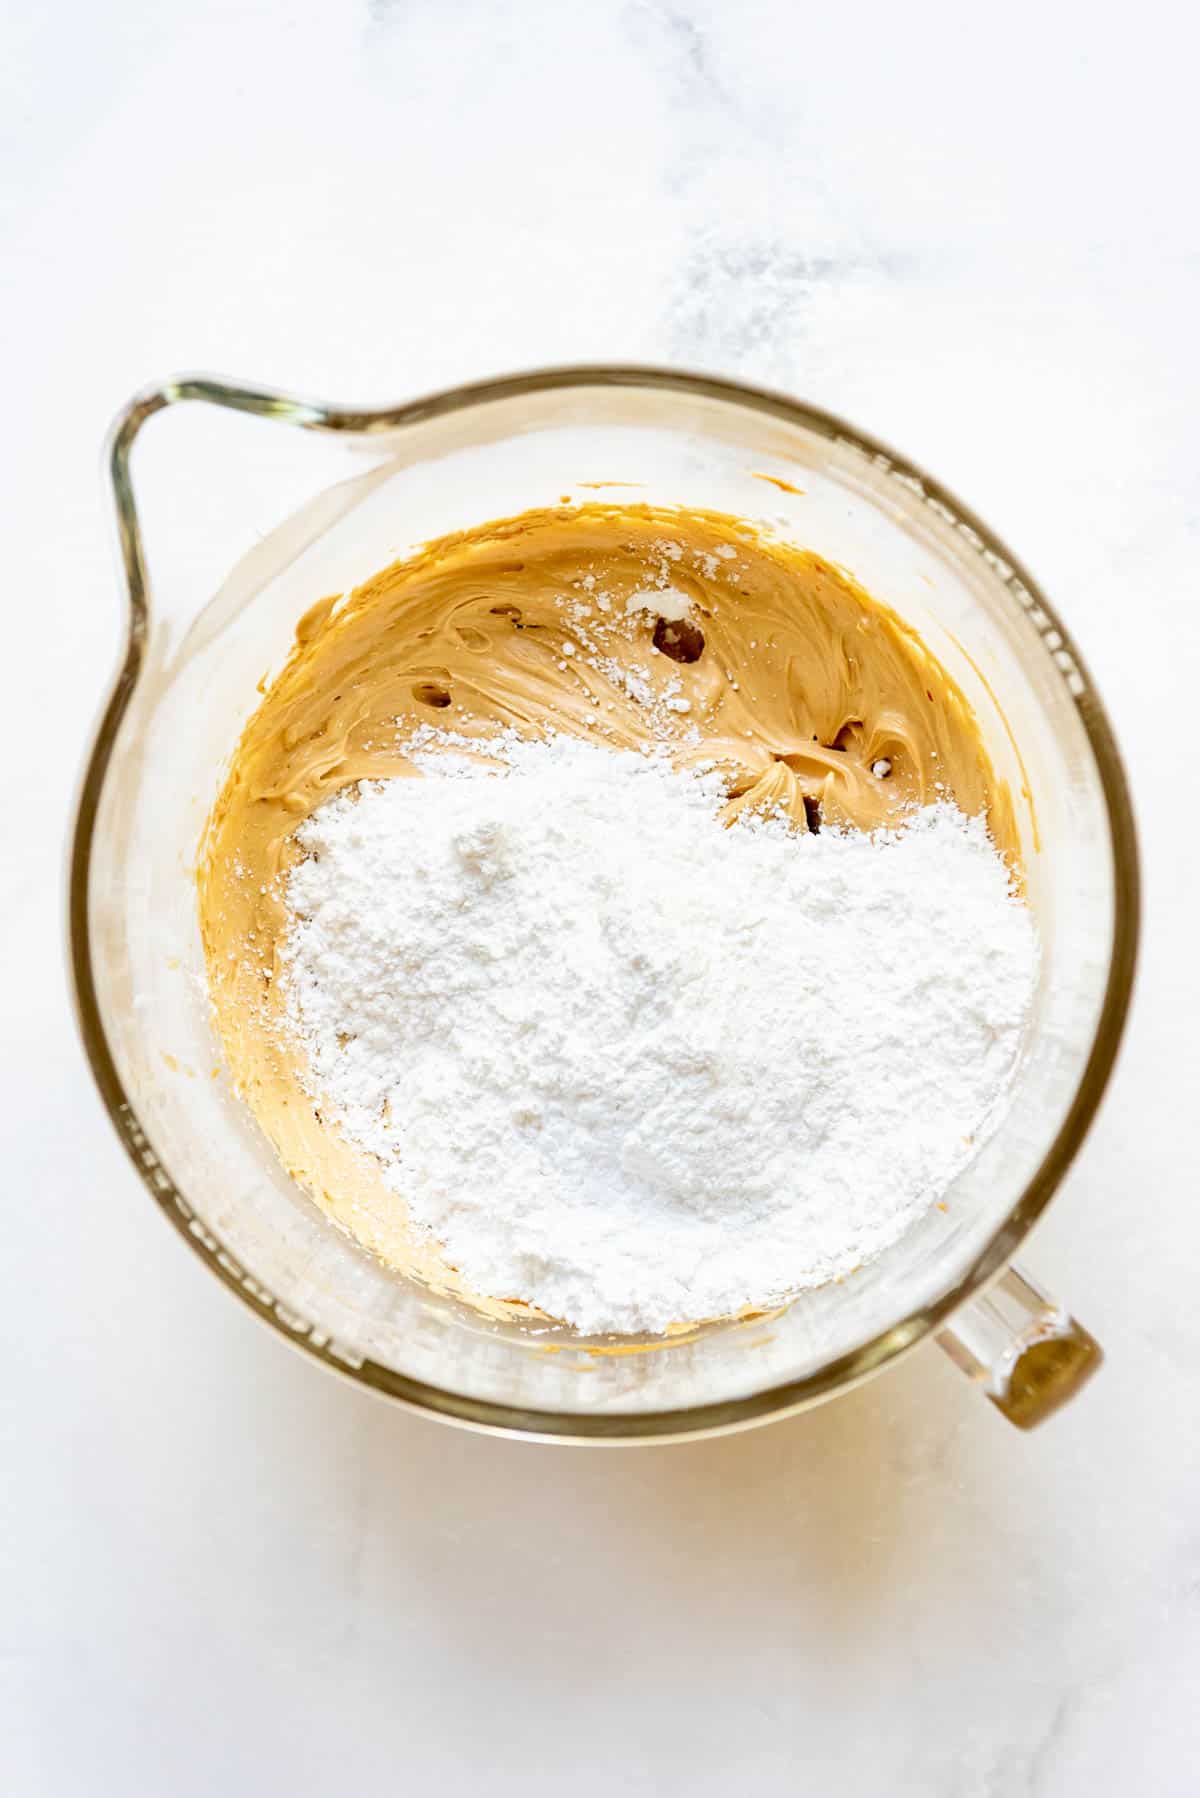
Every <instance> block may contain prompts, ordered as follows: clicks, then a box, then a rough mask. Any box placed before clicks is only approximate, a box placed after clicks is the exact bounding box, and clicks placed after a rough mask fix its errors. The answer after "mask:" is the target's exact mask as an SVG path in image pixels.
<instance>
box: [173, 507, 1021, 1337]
mask: <svg viewBox="0 0 1200 1798" xmlns="http://www.w3.org/2000/svg"><path fill="white" fill-rule="evenodd" d="M423 725H432V726H434V727H435V728H436V729H438V730H443V731H445V730H449V731H454V732H456V733H458V734H460V735H462V736H465V737H468V738H470V739H472V740H480V744H481V753H486V746H485V745H484V743H483V741H482V740H483V739H485V738H486V737H487V736H488V735H489V734H491V733H493V732H494V731H495V730H496V729H497V727H511V728H515V729H516V730H518V731H519V732H521V733H522V734H531V733H538V732H542V731H545V730H553V731H557V732H565V733H568V734H570V735H572V736H580V737H589V738H591V739H593V740H595V741H598V742H604V743H611V744H613V745H615V746H621V747H635V746H640V745H644V744H646V743H648V742H655V743H666V744H668V745H669V746H671V748H672V750H673V752H674V754H675V758H676V759H677V761H678V762H679V763H680V764H681V765H694V764H696V763H698V762H705V763H715V764H716V765H717V766H718V767H719V768H720V769H721V770H722V772H723V773H724V775H725V776H726V778H727V780H728V782H729V790H730V804H729V806H728V808H727V813H726V815H727V818H728V821H729V822H730V823H731V824H732V823H733V822H734V821H735V820H736V817H737V815H738V814H739V813H740V812H741V811H742V810H744V809H746V808H747V807H778V806H782V807H784V808H785V809H786V811H787V813H788V815H789V816H790V818H791V819H792V821H793V823H794V825H795V827H796V828H797V830H800V831H804V830H808V829H811V828H820V826H821V825H822V824H834V825H852V826H856V827H859V828H862V829H871V828H874V827H875V826H878V825H881V824H887V823H893V822H897V821H899V820H900V819H901V817H902V816H903V814H904V812H905V811H906V810H907V809H908V808H910V807H911V806H912V805H913V804H922V803H927V802H929V801H931V800H933V799H935V798H937V797H938V796H940V795H945V796H948V797H951V798H953V799H954V800H955V802H956V803H957V804H958V805H959V807H960V808H961V809H962V810H963V811H964V812H968V813H977V812H980V811H983V810H985V809H986V811H987V814H988V820H989V826H990V829H991V833H992V835H993V838H994V839H995V841H996V843H997V846H998V847H999V848H1000V849H1001V850H1002V851H1004V852H1005V853H1006V854H1008V855H1009V856H1010V857H1011V858H1012V859H1013V862H1014V865H1015V864H1016V858H1017V853H1018V845H1017V835H1016V829H1015V823H1014V819H1013V812H1012V805H1011V801H1010V797H1009V794H1008V792H1007V789H1006V788H1005V787H1004V786H1003V784H1002V783H1000V782H998V781H997V780H996V778H995V776H994V774H993V771H992V768H991V764H990V762H989V760H988V757H987V754H986V751H985V749H984V746H983V743H982V740H981V738H980V734H979V730H978V727H977V725H976V722H975V719H974V716H973V714H972V712H971V709H970V706H969V705H968V704H967V701H966V700H965V698H964V697H963V695H962V694H961V692H960V691H959V690H958V688H957V687H956V686H955V684H954V683H953V681H952V680H951V679H950V677H949V676H948V675H947V674H946V672H945V671H944V670H943V669H942V668H941V666H940V665H939V664H938V663H937V662H936V661H935V660H934V659H933V657H932V656H931V655H930V654H929V652H928V651H927V650H926V649H925V648H924V646H923V645H922V644H921V642H920V641H919V639H918V638H917V637H916V636H915V635H914V633H913V632H912V631H911V630H910V629H909V628H908V627H907V626H906V625H905V624H904V623H903V622H902V620H901V619H899V618H898V617H897V616H896V615H895V614H894V613H893V612H891V611H889V610H888V609H887V608H886V607H884V606H882V605H880V604H878V603H877V602H876V601H875V600H873V599H872V598H870V597H869V595H867V594H866V593H864V592H863V591H862V589H861V588H859V587H858V586H856V585H855V583H854V582H853V581H852V580H851V579H850V578H849V577H848V576H847V575H846V574H845V573H843V572H841V571H840V570H838V569H835V568H833V567H831V566H830V565H829V564H828V563H826V562H823V561H822V560H821V559H820V558H819V557H817V556H815V555H813V554H811V553H809V552H805V551H801V550H797V549H794V548H792V547H789V546H786V545H782V544H779V543H776V542H773V541H771V540H769V539H768V538H765V537H764V536H762V535H761V534H759V533H758V532H757V531H756V530H755V529H754V528H753V527H751V526H750V525H748V524H747V523H746V522H745V521H742V520H738V519H735V518H731V517H726V516H724V515H721V514H719V513H708V512H688V513H681V512H675V511H668V510H663V509H657V508H653V507H649V506H639V505H613V504H600V503H596V504H589V505H585V506H582V507H572V508H566V507H564V508H563V509H561V510H546V511H537V512H528V513H524V514H522V515H521V516H520V517H517V518H510V519H503V520H499V521H496V522H494V523H491V524H487V525H482V526H480V527H479V528H478V529H476V530H473V531H470V532H465V533H459V534H457V535H454V536H451V537H445V538H442V539H440V540H439V541H437V542H434V543H430V544H428V545H427V546H426V547H425V548H424V549H423V550H422V551H420V552H419V553H418V554H417V555H415V556H413V557H412V558H410V559H409V560H407V561H405V562H401V563H397V564H396V565H395V566H394V567H391V568H388V569H386V570H384V572H383V573H381V574H378V575H376V576H375V577H374V578H373V579H372V580H370V581H368V582H367V583H366V584H365V585H364V586H362V587H360V588H358V589H357V590H356V591H355V592H354V593H352V594H350V595H348V596H346V597H345V598H333V599H327V600H323V601H321V602H320V603H319V604H318V605H316V606H314V607H313V608H312V609H311V611H309V612H308V613H307V614H306V615H305V616H304V618H302V619H301V621H300V623H299V625H298V626H297V630H296V642H295V645H294V648H293V650H292V652H291V655H290V656H289V658H288V661H287V663H286V665H285V666H284V668H283V670H282V672H281V673H280V674H279V675H278V677H277V678H276V679H275V680H274V681H273V682H272V683H271V685H270V687H269V689H268V690H267V692H266V694H265V696H264V698H263V701H262V703H261V705H260V706H259V707H258V709H257V711H256V712H255V713H254V715H253V716H252V718H251V719H250V721H249V723H248V724H247V726H246V729H245V731H244V733H243V735H242V739H241V741H240V743H239V745H238V748H237V751H236V753H235V755H234V757H233V761H232V765H231V768H230V771H229V776H228V779H227V781H226V783H225V786H224V787H223V789H222V791H221V793H220V795H219V797H218V799H217V802H216V805H215V806H214V808H213V812H212V815H211V818H210V819H209V823H208V827H207V831H206V835H205V840H204V844H203V846H202V855H201V866H200V873H199V886H200V922H201V932H202V936H203V942H204V950H205V956H206V959H207V964H208V972H209V982H210V987H211V992H212V999H213V1005H214V1012H215V1017H216V1023H217V1028H218V1031H219V1034H220V1037H221V1041H222V1044H223V1046H224V1050H225V1054H226V1057H227V1060H228V1063H229V1067H230V1070H231V1072H232V1075H233V1079H234V1082H235V1085H236V1086H237V1088H238V1091H239V1092H240V1093H241V1095H242V1097H243V1098H244V1099H245V1100H246V1102H247V1103H248V1104H249V1105H250V1107H251V1108H252V1110H253V1111H254V1113H255V1115H256V1116H257V1118H258V1120H259V1122H260V1124H261V1125H262V1127H263V1129H264V1130H265V1132H266V1134H267V1136H268V1137H269V1139H270V1141H271V1142H272V1144H273V1145H274V1147H275V1149H276V1150H277V1152H278V1153H279V1156H280V1158H281V1160H282V1161H283V1164H284V1166H285V1167H286V1168H287V1169H288V1170H289V1172H290V1173H291V1174H292V1175H293V1176H294V1177H295V1178H296V1179H297V1180H298V1181H299V1182H300V1184H301V1185H302V1186H304V1187H306V1188H307V1189H308V1190H309V1191H310V1192H312V1193H313V1195H314V1197H315V1198H316V1199H317V1200H318V1202H320V1203H321V1204H322V1205H323V1207H324V1208H325V1209H326V1210H327V1211H328V1212H329V1213H330V1214H331V1215H332V1216H333V1217H334V1218H335V1219H336V1220H337V1221H338V1222H339V1223H341V1224H342V1225H344V1226H345V1227H346V1228H347V1229H349V1230H350V1231H351V1232H352V1233H353V1234H354V1235H355V1236H357V1237H358V1238H359V1240H360V1241H362V1242H363V1243H364V1244H365V1246H366V1247H367V1248H369V1249H371V1250H373V1251H374V1252H375V1253H376V1254H378V1255H380V1256H381V1257H382V1258H383V1259H384V1260H386V1261H388V1262H390V1263H392V1264H393V1265H396V1266H399V1267H401V1268H403V1269H404V1270H405V1271H407V1272H411V1273H416V1274H419V1275H420V1276H421V1277H423V1278H424V1279H426V1280H428V1281H429V1282H430V1283H431V1284H434V1285H435V1286H437V1287H439V1288H442V1289H447V1290H453V1291H458V1292H460V1293H462V1294H463V1295H464V1296H466V1297H468V1298H470V1299H471V1300H472V1302H474V1303H476V1304H479V1305H481V1306H482V1308H484V1309H486V1310H489V1311H491V1312H503V1311H513V1312H514V1313H517V1312H524V1314H527V1312H526V1311H525V1308H523V1307H521V1306H520V1305H519V1303H517V1302H515V1301H510V1300H507V1299H506V1296H505V1295H504V1294H494V1295H488V1297H487V1298H486V1299H481V1298H480V1297H479V1295H477V1294H472V1293H470V1292H467V1291H466V1290H465V1288H464V1287H463V1284H462V1282H461V1281H460V1280H459V1278H458V1275H457V1274H456V1272H455V1270H454V1269H452V1268H450V1267H448V1266H447V1265H446V1264H445V1262H444V1260H443V1259H442V1258H441V1257H440V1256H439V1254H438V1253H437V1250H436V1248H435V1247H433V1246H431V1245H429V1244H428V1243H427V1242H426V1241H424V1240H423V1239H422V1238H421V1237H420V1236H419V1234H418V1233H417V1232H415V1231H412V1230H410V1228H409V1227H408V1224H407V1221H406V1219H405V1218H404V1216H403V1214H402V1208H401V1207H400V1206H399V1205H398V1203H397V1201H396V1199H395V1196H394V1195H392V1194H390V1193H389V1195H388V1203H387V1205H386V1206H381V1205H380V1204H379V1203H378V1192H379V1189H380V1188H381V1187H382V1181H381V1180H380V1177H379V1173H378V1170H377V1169H376V1168H375V1166H374V1164H373V1163H372V1161H371V1160H370V1158H369V1157H368V1156H365V1155H364V1154H363V1153H361V1152H360V1151H358V1150H356V1149H352V1148H351V1147H350V1146H349V1145H348V1144H346V1143H344V1142H343V1141H342V1140H341V1138H340V1137H338V1136H337V1134H336V1133H335V1132H334V1131H332V1130H331V1129H328V1128H326V1127H325V1125H324V1124H323V1123H322V1120H321V1117H320V1112H319V1108H317V1107H315V1106H314V1104H313V1101H312V1100H311V1098H310V1097H309V1096H308V1095H307V1094H306V1093H305V1092H304V1090H303V1088H302V1086H301V1084H300V1080H299V1067H298V1062H297V1058H296V1053H295V1050H294V1049H293V1048H292V1047H291V1046H290V1045H289V1043H288V1040H287V1034H286V1031H285V1030H284V1029H283V1027H282V1017H281V1014H282V1005H281V995H280V993H279V990H278V981H277V976H278V974H279V970H280V946H281V940H282V938H283V936H284V933H285V931H286V927H287V921H288V917H287V911H286V907H285V902H284V890H283V887H284V879H285V877H286V874H287V871H288V869H289V867H290V866H291V865H292V864H293V863H294V860H295V858H296V855H297V853H298V851H297V849H296V846H295V843H294V841H293V836H292V833H293V832H294V830H295V828H296V825H297V824H298V822H299V821H300V820H301V819H302V818H304V817H305V816H307V814H308V813H309V812H311V811H312V810H313V809H314V808H315V807H316V806H318V805H320V804H321V803H322V801H324V800H326V799H328V798H329V797H331V795H332V794H334V793H335V792H337V791H338V790H339V789H340V788H342V787H344V786H346V785H348V784H351V783H353V782H355V781H358V780H360V779H380V778H383V777H388V776H396V775H407V776H411V777H414V778H421V776H420V774H419V772H418V770H417V769H416V768H415V767H414V764H413V762H412V761H411V759H410V758H409V754H408V751H409V749H410V746H411V740H412V737H413V734H414V732H416V731H417V730H418V729H419V727H420V726H423ZM371 1195H373V1196H374V1198H375V1203H373V1204H371V1203H367V1202H366V1201H367V1199H368V1197H369V1196H371Z"/></svg>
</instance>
